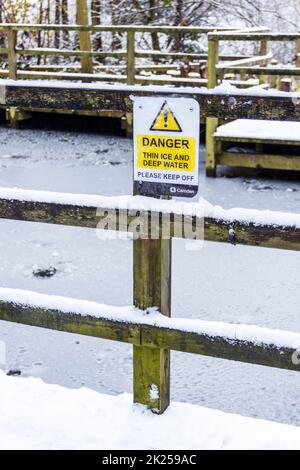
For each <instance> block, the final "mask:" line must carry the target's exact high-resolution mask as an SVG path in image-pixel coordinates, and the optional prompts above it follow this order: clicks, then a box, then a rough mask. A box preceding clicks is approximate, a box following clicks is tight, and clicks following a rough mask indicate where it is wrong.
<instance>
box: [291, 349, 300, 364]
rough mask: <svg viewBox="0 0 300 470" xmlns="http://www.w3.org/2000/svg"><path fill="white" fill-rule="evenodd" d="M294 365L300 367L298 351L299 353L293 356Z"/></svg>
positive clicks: (296, 352)
mask: <svg viewBox="0 0 300 470" xmlns="http://www.w3.org/2000/svg"><path fill="white" fill-rule="evenodd" d="M292 363H293V364H294V365H295V366H299V365H300V350H297V351H294V352H293V354H292Z"/></svg>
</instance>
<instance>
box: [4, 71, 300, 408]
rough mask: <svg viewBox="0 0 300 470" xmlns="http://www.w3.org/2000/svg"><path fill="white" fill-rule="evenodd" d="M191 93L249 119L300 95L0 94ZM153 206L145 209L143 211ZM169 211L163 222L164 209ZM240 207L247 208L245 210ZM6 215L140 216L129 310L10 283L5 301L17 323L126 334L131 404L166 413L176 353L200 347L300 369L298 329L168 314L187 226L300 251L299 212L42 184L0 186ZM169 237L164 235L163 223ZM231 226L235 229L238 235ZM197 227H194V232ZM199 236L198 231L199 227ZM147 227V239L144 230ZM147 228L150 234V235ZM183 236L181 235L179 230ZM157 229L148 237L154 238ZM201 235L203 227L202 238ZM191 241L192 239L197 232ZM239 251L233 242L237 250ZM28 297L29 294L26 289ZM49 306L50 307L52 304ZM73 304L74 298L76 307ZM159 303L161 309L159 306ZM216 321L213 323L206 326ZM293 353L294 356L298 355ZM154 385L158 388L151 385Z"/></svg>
mask: <svg viewBox="0 0 300 470" xmlns="http://www.w3.org/2000/svg"><path fill="white" fill-rule="evenodd" d="M132 95H137V96H149V95H151V96H152V95H164V96H165V95H167V96H176V97H179V96H192V97H193V98H195V99H196V100H197V101H198V102H199V103H200V110H201V114H202V116H203V117H204V118H207V117H211V118H214V119H216V118H225V117H230V118H232V119H236V118H241V117H243V118H247V119H251V118H253V117H255V118H256V119H266V118H268V119H282V120H291V119H292V120H295V121H299V120H300V94H290V95H289V94H285V93H274V94H272V93H268V94H257V95H254V94H253V93H251V94H249V93H247V91H246V90H237V91H235V92H234V93H233V94H228V93H225V92H224V93H223V92H222V91H220V90H218V89H217V90H215V89H211V90H210V89H200V90H194V89H193V90H189V89H185V88H179V89H169V88H158V89H153V87H152V88H148V87H139V86H134V87H133V86H128V85H123V86H116V85H102V86H101V85H92V84H66V83H64V84H62V85H58V84H51V83H50V82H48V83H47V82H45V83H43V84H40V83H39V84H32V83H28V82H26V81H25V82H22V81H17V82H15V81H11V80H3V81H2V82H1V83H0V97H1V98H0V99H1V104H2V105H4V106H12V107H19V106H20V107H24V106H32V107H36V108H48V107H49V106H51V107H55V108H57V109H75V110H84V111H88V110H96V109H97V108H98V107H101V108H104V109H106V110H117V111H122V112H125V113H130V112H131V111H132V100H131V96H132ZM145 207H147V209H145ZM166 214H167V215H169V219H168V221H167V222H166V221H165V220H166V219H165V217H164V216H165V215H166ZM240 214H242V215H240ZM0 217H1V218H5V219H14V220H22V221H32V222H45V223H55V224H63V225H73V226H77V227H89V228H93V229H95V228H96V227H99V223H101V224H100V225H101V228H102V229H105V228H108V229H111V226H110V225H109V224H108V225H107V226H106V225H105V224H103V221H104V222H105V220H111V218H113V219H114V221H115V228H114V229H115V230H117V231H118V230H123V231H124V230H125V231H130V230H131V229H132V224H131V223H130V222H131V221H132V219H133V218H136V217H137V218H138V220H139V230H138V232H136V231H134V237H133V239H134V241H133V243H134V250H133V251H134V260H133V263H134V269H133V271H134V287H133V290H134V306H135V307H136V310H135V311H134V313H133V314H132V315H131V316H130V318H129V317H128V316H126V313H124V318H122V309H120V310H119V311H118V314H116V310H114V313H113V314H112V313H111V311H109V312H108V313H107V314H105V312H104V307H103V306H101V305H100V304H99V309H96V311H95V313H94V314H92V313H91V312H88V313H86V312H85V311H84V308H83V307H82V308H80V306H77V307H76V308H75V309H74V308H73V310H75V311H73V310H72V308H70V310H69V311H67V309H66V307H65V302H64V305H61V306H60V304H59V300H57V302H56V304H55V307H53V298H52V297H51V296H42V298H41V297H40V301H39V302H32V303H30V302H29V301H28V300H27V299H28V295H27V294H26V292H23V293H20V291H14V290H10V291H9V293H8V292H7V290H6V293H5V295H4V294H3V293H2V294H0V295H2V298H0V318H1V319H2V320H7V321H13V322H17V323H22V324H27V325H32V326H39V327H44V328H50V329H54V330H59V331H68V332H72V333H79V334H84V335H88V336H96V337H100V338H106V339H112V340H116V341H125V342H128V343H131V344H133V362H134V380H133V381H134V387H133V388H134V401H135V402H138V403H142V404H145V405H146V406H147V407H149V408H150V409H152V410H153V411H155V412H157V413H162V412H163V411H164V410H165V409H166V408H167V406H168V404H169V398H170V350H171V349H174V350H177V351H184V352H190V353H195V354H202V355H206V356H212V357H219V358H223V359H230V360H236V361H242V362H248V363H254V364H261V365H265V366H270V367H278V368H283V369H289V370H294V371H300V361H299V360H298V359H299V357H298V356H299V354H298V353H299V351H298V349H299V346H300V334H299V333H289V332H281V333H280V332H277V331H276V330H270V329H266V328H258V327H256V328H255V330H253V327H250V326H249V327H247V326H243V327H242V328H240V327H239V325H229V324H225V325H224V328H223V329H222V328H220V327H218V326H217V325H216V324H215V323H213V322H211V323H210V322H201V321H200V320H190V321H187V322H185V323H184V327H183V326H182V323H180V321H178V319H171V318H165V317H170V316H171V267H172V237H173V236H174V234H176V237H178V236H179V237H185V236H189V235H186V232H185V231H184V224H185V223H186V222H187V220H186V219H188V221H189V224H190V225H191V226H192V227H195V226H196V225H197V224H199V223H202V224H203V233H204V239H206V240H208V241H215V242H223V243H228V242H234V243H236V244H243V245H253V246H256V247H261V246H263V247H271V248H280V249H289V250H296V251H299V250H300V216H299V214H285V213H275V212H274V213H272V212H268V213H265V212H259V211H253V210H242V211H234V210H228V211H225V210H224V211H220V209H216V208H213V207H211V206H207V207H206V206H205V205H204V207H202V208H201V206H200V205H199V204H197V203H194V204H193V203H192V204H186V205H185V206H183V205H182V203H181V202H178V203H176V202H174V201H166V200H165V201H158V200H156V199H151V198H141V197H136V196H131V197H130V196H128V197H127V199H126V200H125V201H124V198H109V197H106V198H105V197H101V196H80V195H68V194H57V193H46V192H39V191H26V190H15V189H7V188H1V189H0ZM152 217H154V219H155V220H157V221H158V225H159V229H158V231H157V232H156V234H155V236H154V235H153V234H152V233H151V232H150V234H149V231H148V223H149V220H150V219H151V218H152ZM166 223H167V224H168V225H169V229H170V230H169V232H170V237H166V238H165V237H163V236H162V233H163V228H164V225H165V224H166ZM233 232H234V236H233V235H232V234H233ZM188 233H190V232H188ZM196 233H197V232H196ZM141 234H142V235H143V236H141ZM145 234H146V235H147V236H145ZM180 234H181V235H180ZM149 235H150V236H149ZM197 237H198V238H199V237H203V235H202V232H201V234H200V235H198V236H196V238H197ZM191 238H195V235H194V234H192V235H191ZM233 249H234V248H233ZM29 296H30V295H29ZM51 305H52V307H51ZM73 305H74V304H73ZM153 309H157V310H158V312H160V313H153ZM208 324H209V326H208ZM295 358H296V359H295ZM153 389H154V390H155V393H152V392H153Z"/></svg>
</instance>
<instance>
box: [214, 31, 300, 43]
mask: <svg viewBox="0 0 300 470" xmlns="http://www.w3.org/2000/svg"><path fill="white" fill-rule="evenodd" d="M299 38H300V33H264V32H262V33H256V32H252V33H251V32H250V33H243V32H240V31H236V32H235V31H234V32H231V31H229V32H226V31H224V32H220V33H218V32H209V33H208V39H213V40H215V41H261V40H267V41H296V40H297V39H299Z"/></svg>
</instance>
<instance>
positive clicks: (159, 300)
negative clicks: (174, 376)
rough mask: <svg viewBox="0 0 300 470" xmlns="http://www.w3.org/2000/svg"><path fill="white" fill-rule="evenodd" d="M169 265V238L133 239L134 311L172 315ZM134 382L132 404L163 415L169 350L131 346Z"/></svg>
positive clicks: (170, 252)
mask: <svg viewBox="0 0 300 470" xmlns="http://www.w3.org/2000/svg"><path fill="white" fill-rule="evenodd" d="M135 193H136V194H137V193H138V192H137V191H135ZM171 266H172V240H171V238H169V239H162V238H159V239H150V238H149V239H142V238H138V239H135V240H134V242H133V295H134V305H135V306H136V307H137V308H140V309H142V310H146V309H148V308H151V307H157V308H158V310H159V311H160V313H162V314H163V315H166V316H168V317H169V316H171ZM141 341H142V343H143V338H141ZM133 382H134V386H133V394H134V402H135V403H141V404H143V405H146V406H147V407H148V408H149V409H151V410H152V411H153V412H155V413H158V414H161V413H163V412H164V411H165V409H166V408H167V407H168V406H169V403H170V350H169V349H158V348H155V347H151V346H149V345H147V346H143V345H142V346H135V345H134V346H133Z"/></svg>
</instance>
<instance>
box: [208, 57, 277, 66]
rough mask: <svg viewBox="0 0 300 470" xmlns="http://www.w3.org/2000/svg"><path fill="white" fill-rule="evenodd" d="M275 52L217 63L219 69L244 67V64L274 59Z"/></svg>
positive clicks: (249, 64) (261, 62) (262, 62)
mask: <svg viewBox="0 0 300 470" xmlns="http://www.w3.org/2000/svg"><path fill="white" fill-rule="evenodd" d="M272 57H273V54H271V53H269V54H265V55H260V56H254V57H247V58H244V59H238V60H233V61H232V62H229V63H228V62H227V63H226V64H217V66H216V67H217V69H228V68H230V67H243V66H252V65H258V64H265V63H266V61H268V60H270V59H272Z"/></svg>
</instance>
